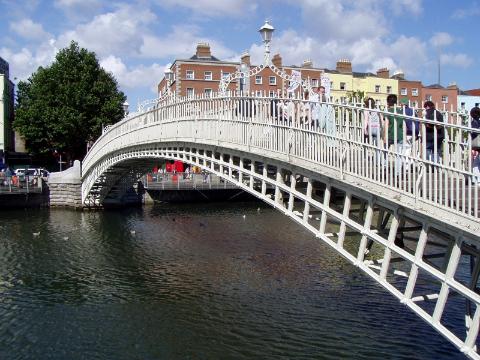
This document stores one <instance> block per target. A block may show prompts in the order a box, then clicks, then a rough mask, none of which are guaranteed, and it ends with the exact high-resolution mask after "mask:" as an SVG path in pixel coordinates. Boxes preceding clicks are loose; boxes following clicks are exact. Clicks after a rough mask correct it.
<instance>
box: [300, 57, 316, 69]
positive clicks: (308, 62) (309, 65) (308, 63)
mask: <svg viewBox="0 0 480 360" xmlns="http://www.w3.org/2000/svg"><path fill="white" fill-rule="evenodd" d="M302 67H303V68H307V69H311V68H313V62H312V60H310V59H307V60H303V64H302Z"/></svg>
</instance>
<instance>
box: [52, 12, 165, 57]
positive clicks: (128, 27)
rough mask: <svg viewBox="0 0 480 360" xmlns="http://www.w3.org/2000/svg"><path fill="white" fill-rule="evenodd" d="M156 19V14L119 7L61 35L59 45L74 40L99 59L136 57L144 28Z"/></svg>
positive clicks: (66, 44) (65, 44)
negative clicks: (114, 55) (120, 55)
mask: <svg viewBox="0 0 480 360" xmlns="http://www.w3.org/2000/svg"><path fill="white" fill-rule="evenodd" d="M155 19H156V16H155V14H154V13H152V12H151V11H150V10H148V9H138V8H134V7H131V6H129V5H122V6H120V7H119V8H118V9H117V10H116V11H114V12H108V13H104V14H101V15H97V16H95V17H94V18H93V20H92V21H90V22H89V23H87V24H81V25H78V26H76V28H75V29H74V30H70V31H67V32H65V33H63V34H62V35H61V36H59V38H58V43H59V44H60V46H62V47H63V46H68V44H69V43H70V41H71V40H75V41H77V42H78V43H79V44H80V46H83V47H85V48H87V49H89V50H92V51H95V52H96V53H97V54H98V55H99V56H107V55H110V54H118V53H122V54H126V55H135V54H138V53H139V50H140V47H141V45H142V43H143V34H144V33H145V32H147V28H146V25H148V24H149V23H151V22H152V21H153V20H155Z"/></svg>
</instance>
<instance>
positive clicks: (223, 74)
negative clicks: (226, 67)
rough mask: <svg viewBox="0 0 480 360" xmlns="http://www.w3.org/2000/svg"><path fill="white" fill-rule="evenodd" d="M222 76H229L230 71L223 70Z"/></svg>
mask: <svg viewBox="0 0 480 360" xmlns="http://www.w3.org/2000/svg"><path fill="white" fill-rule="evenodd" d="M222 76H223V78H224V79H225V78H226V77H228V76H230V73H229V72H223V73H222Z"/></svg>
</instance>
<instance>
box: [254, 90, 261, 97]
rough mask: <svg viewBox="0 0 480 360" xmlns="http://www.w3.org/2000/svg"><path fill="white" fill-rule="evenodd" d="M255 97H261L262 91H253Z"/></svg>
mask: <svg viewBox="0 0 480 360" xmlns="http://www.w3.org/2000/svg"><path fill="white" fill-rule="evenodd" d="M255 96H263V92H262V90H257V91H255Z"/></svg>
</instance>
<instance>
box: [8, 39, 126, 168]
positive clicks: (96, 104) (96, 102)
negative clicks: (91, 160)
mask: <svg viewBox="0 0 480 360" xmlns="http://www.w3.org/2000/svg"><path fill="white" fill-rule="evenodd" d="M125 99H126V98H125V95H124V94H123V92H121V91H119V90H118V84H117V82H116V80H115V78H114V77H113V76H112V74H110V73H107V72H106V71H105V70H104V69H103V68H101V67H100V65H99V63H98V60H97V58H96V55H95V53H93V52H89V51H88V50H86V49H84V48H79V46H78V44H77V43H76V42H74V41H72V42H71V44H70V46H69V47H67V48H64V49H62V50H60V51H59V52H58V54H57V55H56V57H55V61H54V62H53V63H52V64H51V65H50V66H49V67H45V68H44V67H39V68H38V70H37V71H36V72H35V73H33V74H32V75H31V77H30V78H29V79H28V80H27V81H23V82H19V84H18V92H17V106H16V114H15V121H14V127H15V129H17V130H18V131H19V132H20V134H21V135H23V137H24V138H25V143H26V147H27V149H28V151H29V152H31V153H32V154H34V155H37V156H40V157H41V156H45V155H47V154H51V153H52V152H53V151H54V150H57V151H59V152H62V153H64V154H65V155H66V157H67V160H74V159H83V157H84V156H85V153H86V150H87V149H86V147H87V143H88V142H91V141H94V140H95V139H96V138H98V137H99V136H100V135H101V133H102V125H103V126H105V125H108V124H113V123H115V122H117V121H119V120H121V119H122V117H123V108H122V104H123V103H124V101H125Z"/></svg>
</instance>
